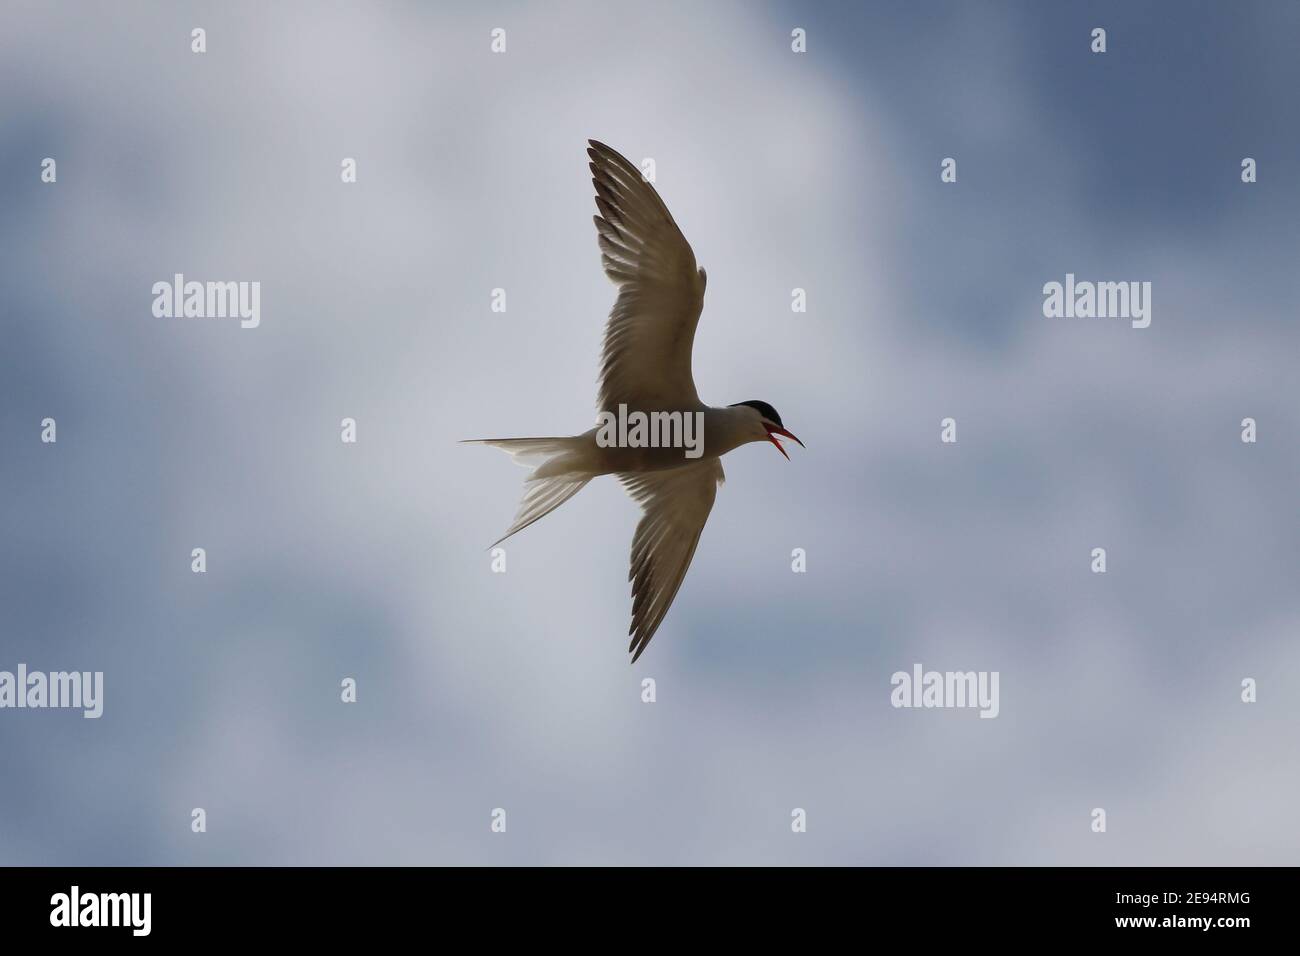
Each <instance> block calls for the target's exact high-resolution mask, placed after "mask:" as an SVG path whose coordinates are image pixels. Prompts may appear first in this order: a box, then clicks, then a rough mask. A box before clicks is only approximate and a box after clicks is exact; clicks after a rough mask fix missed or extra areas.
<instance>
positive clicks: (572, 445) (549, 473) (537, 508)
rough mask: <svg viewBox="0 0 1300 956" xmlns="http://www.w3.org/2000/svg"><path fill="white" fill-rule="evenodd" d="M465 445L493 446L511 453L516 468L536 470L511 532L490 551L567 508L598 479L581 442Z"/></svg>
mask: <svg viewBox="0 0 1300 956" xmlns="http://www.w3.org/2000/svg"><path fill="white" fill-rule="evenodd" d="M462 444H470V445H491V446H492V447H493V448H500V449H501V450H502V451H505V452H507V453H508V454H509V455H510V457H511V458H513V459H514V462H515V464H517V465H523V466H524V467H525V468H532V469H533V471H532V474H530V475H529V476H528V477H527V479H525V483H524V499H523V501H521V502H520V503H519V511H518V513H517V514H516V515H515V520H514V523H513V524H511V525H510V530H508V531H507V532H506V533H505V534H503V535H502V536H501V537H500V538H498V539H497V540H496V541H493V542H492V543H491V544H490V545H488V547H489V548H495V547H496V546H497V545H498V544H500V543H501V542H502V541H504V540H505V539H506V538H508V537H510V536H511V535H512V534H514V533H515V532H516V531H522V530H523V529H524V528H526V527H528V526H529V525H530V524H532V523H533V522H534V521H536V520H537V519H538V518H544V517H546V516H547V515H548V514H550V513H551V512H552V511H554V510H555V509H556V508H558V507H560V505H562V504H564V503H565V502H566V501H568V500H569V499H570V498H572V497H573V496H574V495H576V494H577V493H578V492H579V491H581V490H582V489H583V486H585V485H586V484H587V482H589V481H591V479H592V478H594V477H595V474H594V473H593V472H592V471H591V470H590V469H588V468H585V467H583V465H584V461H583V458H584V456H583V455H582V450H583V447H584V445H583V442H582V440H581V439H580V438H576V437H575V438H478V439H471V440H469V441H467V442H463V443H462Z"/></svg>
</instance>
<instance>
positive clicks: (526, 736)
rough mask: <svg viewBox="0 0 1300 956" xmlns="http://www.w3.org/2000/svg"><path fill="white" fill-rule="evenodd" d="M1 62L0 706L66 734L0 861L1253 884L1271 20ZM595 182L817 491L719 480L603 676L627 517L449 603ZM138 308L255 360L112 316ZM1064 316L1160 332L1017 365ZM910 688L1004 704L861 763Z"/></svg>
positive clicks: (1268, 837) (24, 744) (1278, 63)
mask: <svg viewBox="0 0 1300 956" xmlns="http://www.w3.org/2000/svg"><path fill="white" fill-rule="evenodd" d="M6 23H7V26H6V30H5V32H4V35H3V36H2V37H0V128H2V129H3V130H4V131H5V132H4V134H3V136H0V208H3V209H4V210H5V211H6V214H5V215H4V216H3V217H2V218H0V278H2V280H3V282H2V284H3V288H4V290H5V293H6V294H5V296H4V299H3V303H4V304H3V306H0V320H2V321H3V326H4V342H5V346H4V348H3V349H0V390H2V394H3V397H4V401H3V402H2V403H0V436H3V442H4V455H3V457H2V458H0V481H2V482H3V487H4V489H5V492H6V494H5V495H4V496H3V498H2V499H0V509H3V516H4V518H3V526H4V528H5V547H4V549H3V550H2V551H0V555H2V556H3V557H2V560H3V562H4V566H3V572H4V573H3V574H0V597H2V598H3V603H4V606H5V607H6V608H8V609H9V613H8V614H7V615H6V621H5V626H4V631H3V634H4V640H3V642H2V644H0V648H2V649H3V656H2V657H0V669H8V670H12V669H14V668H15V667H16V666H17V664H18V663H20V662H22V663H26V664H27V665H28V666H29V667H30V668H33V669H44V670H59V669H78V670H102V671H104V674H105V698H106V699H105V708H104V716H103V717H102V718H101V719H99V720H83V719H81V718H80V716H79V715H78V714H75V713H68V712H59V711H43V712H42V711H21V712H20V711H9V710H7V711H0V748H2V750H3V753H4V754H5V760H6V764H7V766H6V776H7V778H8V779H10V780H13V781H19V782H20V785H17V786H7V787H5V788H3V792H0V861H3V862H6V863H58V864H175V863H217V864H279V863H308V864H340V863H369V864H385V863H461V864H486V863H517V864H540V863H557V864H568V863H612V864H636V863H738V864H753V863H812V862H829V863H840V864H858V863H861V864H869V863H884V864H931V863H935V864H937V863H943V864H1066V863H1069V864H1103V863H1118V864H1196V863H1209V864H1214V863H1222V864H1227V863H1275V864H1277V863H1290V862H1294V860H1295V858H1296V852H1297V850H1300V829H1298V828H1297V824H1296V822H1295V815H1294V811H1293V808H1294V806H1295V804H1296V802H1297V800H1298V799H1300V769H1298V767H1297V758H1296V751H1295V747H1294V734H1295V727H1296V720H1297V716H1298V715H1297V711H1296V706H1297V705H1296V703H1295V701H1296V700H1298V699H1300V693H1298V692H1300V686H1298V684H1300V679H1298V678H1297V677H1296V674H1297V672H1298V669H1300V650H1298V649H1297V643H1296V639H1295V636H1296V633H1297V628H1300V592H1298V591H1297V588H1296V586H1295V569H1296V567H1297V561H1298V560H1300V526H1298V522H1297V512H1296V508H1295V484H1296V483H1295V478H1296V475H1297V472H1298V471H1300V456H1298V455H1297V436H1298V435H1300V415H1298V414H1297V410H1296V400H1295V398H1296V386H1295V384H1294V378H1295V377H1294V362H1295V356H1296V355H1297V352H1298V350H1300V332H1298V331H1297V325H1296V317H1295V305H1294V303H1295V294H1294V281H1293V272H1294V269H1293V260H1294V257H1295V254H1296V248H1297V233H1296V226H1295V223H1296V222H1297V212H1298V211H1300V210H1298V209H1297V203H1298V197H1300V187H1297V182H1298V181H1300V178H1298V177H1297V173H1298V172H1300V170H1298V169H1297V164H1298V162H1300V160H1297V156H1300V149H1298V148H1297V147H1300V143H1298V142H1297V137H1300V132H1298V130H1297V124H1296V122H1295V120H1296V111H1295V107H1294V103H1293V100H1294V96H1293V95H1292V93H1291V91H1293V90H1294V89H1296V87H1297V81H1300V75H1297V74H1300V65H1297V62H1296V58H1295V56H1294V50H1295V44H1296V40H1297V34H1298V32H1300V7H1297V6H1296V5H1294V4H1291V3H1283V2H1276V3H1272V2H1260V3H1238V4H1231V5H1229V4H1217V3H1155V2H1150V3H1141V4H1133V3H1114V4H1106V3H1097V4H1088V5H1086V6H1084V5H1069V6H1068V7H1067V5H1064V4H1061V5H1058V4H1039V3H985V4H969V3H948V4H941V3H912V4H904V3H870V4H868V3H863V4H856V3H855V4H848V3H846V4H819V5H816V6H814V7H811V8H809V9H804V8H803V7H802V6H801V5H789V4H777V5H769V6H763V5H759V4H723V3H718V4H709V5H707V6H704V7H703V9H701V8H700V5H695V4H685V3H666V4H660V5H656V6H655V8H654V9H653V10H652V9H649V8H646V7H644V6H641V5H631V4H626V5H621V4H609V5H602V6H599V7H592V6H590V5H579V4H548V5H546V6H545V7H542V6H541V5H523V4H515V5H510V4H503V5H496V6H493V5H472V6H471V5H425V4H376V5H358V4H337V5H307V4H304V3H283V4H276V5H273V6H271V7H269V8H268V7H265V6H263V5H260V4H252V3H232V4H192V5H173V4H161V3H157V4H142V3H135V4H122V5H118V6H115V7H114V8H113V10H112V11H111V12H110V11H108V10H107V9H97V8H87V7H83V6H73V5H70V4H65V5H49V4H36V3H31V4H25V3H18V4H11V5H10V11H9V14H8V16H7V17H6ZM195 26H202V27H204V28H205V29H206V30H207V33H208V52H207V53H205V54H203V55H195V54H192V53H191V52H190V50H189V35H190V30H191V29H192V28H193V27H195ZM1095 26H1102V27H1105V28H1106V29H1107V31H1108V36H1107V40H1108V52H1107V53H1105V54H1103V55H1094V54H1092V53H1090V52H1089V48H1088V47H1089V32H1090V30H1091V29H1092V28H1093V27H1095ZM493 27H503V28H505V29H506V30H507V37H508V47H507V52H506V53H505V54H504V55H497V56H493V55H492V54H490V53H489V51H488V42H489V31H490V30H491V29H492V28H493ZM795 27H803V28H805V29H806V30H807V32H808V52H807V53H806V54H801V55H796V54H793V53H791V52H790V47H789V42H790V41H789V35H790V30H791V29H793V28H795ZM588 137H594V138H598V139H601V140H603V141H605V142H608V143H610V144H611V145H613V146H614V147H615V148H617V149H619V150H621V151H623V152H624V153H626V154H627V155H628V156H630V157H633V158H637V159H639V158H642V157H653V158H654V159H655V161H656V167H657V183H658V188H659V189H660V192H661V194H662V195H663V197H664V199H665V201H666V202H667V204H668V206H669V207H670V209H672V211H673V213H674V216H675V217H676V219H677V221H678V223H679V224H680V225H681V227H682V229H683V231H684V233H685V234H686V236H687V238H688V239H689V240H690V242H691V243H692V245H693V247H694V250H695V253H696V256H697V258H698V260H699V262H700V264H701V265H703V266H704V267H705V268H706V269H707V270H708V273H709V290H708V295H707V298H706V303H705V312H704V317H703V319H702V320H701V324H700V329H699V334H698V337H697V342H696V361H695V368H696V378H697V382H698V385H699V390H700V393H701V395H702V397H704V398H705V400H706V401H711V402H713V403H714V404H726V403H730V402H736V401H741V400H747V399H753V398H760V399H763V400H766V401H769V402H771V403H772V404H773V405H775V406H776V407H777V408H778V409H780V411H781V414H782V416H783V418H784V419H785V421H786V423H787V425H788V426H789V427H790V428H791V429H792V430H794V431H795V432H796V433H798V434H799V435H800V437H801V438H803V439H804V440H805V441H806V442H807V445H808V449H807V450H806V451H800V450H798V449H796V453H795V454H794V456H793V458H794V460H793V461H792V462H789V463H787V462H786V461H784V460H782V459H781V458H780V457H779V456H777V455H776V454H775V453H774V452H773V451H772V450H770V449H765V448H760V447H759V446H757V445H755V446H749V447H747V448H743V449H741V450H739V451H737V452H736V453H734V454H733V455H730V456H728V459H727V462H726V469H727V475H728V482H727V484H726V485H725V486H724V487H723V488H722V489H721V490H720V493H719V496H718V502H717V505H716V506H715V509H714V511H713V515H712V517H711V519H710V522H709V525H708V527H707V528H706V530H705V532H704V536H703V538H702V541H701V544H700V548H699V552H698V553H697V556H696V558H695V562H694V565H693V567H692V570H691V573H690V575H689V576H688V577H687V580H686V583H685V585H684V586H683V588H682V591H681V593H680V594H679V596H678V598H677V601H676V603H675V605H674V607H673V609H672V611H671V613H670V614H669V616H668V618H667V620H666V622H665V623H664V625H663V627H662V628H661V630H660V631H659V633H658V635H657V636H656V637H655V640H654V642H653V643H652V644H651V646H650V648H649V650H648V651H647V653H646V655H645V656H644V657H643V658H642V659H641V661H639V662H638V664H637V665H636V666H635V667H629V666H628V663H627V658H626V655H625V654H624V648H625V646H626V638H624V637H623V634H624V632H625V631H626V626H627V615H628V611H629V607H630V599H629V596H628V594H627V584H626V575H627V571H626V561H627V549H628V544H629V542H630V540H631V534H632V529H633V527H634V525H635V522H636V511H635V508H634V506H633V504H632V503H631V502H630V501H629V500H627V499H626V498H625V497H624V495H623V493H622V491H621V489H620V488H618V487H617V485H616V484H615V483H614V482H612V481H605V482H595V483H593V484H592V485H591V486H589V487H588V488H587V489H586V490H584V491H583V492H582V493H581V494H580V495H579V496H578V497H577V498H575V499H574V500H573V501H571V502H570V503H568V504H566V505H565V506H564V507H563V508H562V509H560V510H559V511H557V512H556V513H555V514H554V515H552V516H549V517H548V518H546V519H545V520H544V521H543V522H540V523H539V524H537V525H535V526H534V527H532V528H529V529H528V530H527V531H525V532H523V533H521V534H520V535H519V536H517V537H516V538H514V539H512V540H511V542H509V544H508V571H507V573H505V574H493V573H491V570H490V560H489V557H488V555H487V553H486V552H485V551H484V547H485V545H486V544H487V543H488V542H489V541H492V540H494V539H495V538H496V537H497V536H499V534H500V533H501V531H502V530H503V529H504V528H505V526H506V525H507V523H508V521H509V518H510V516H511V515H512V514H513V511H514V507H515V504H516V501H517V498H518V495H519V492H520V480H521V477H522V475H523V472H521V471H520V470H518V469H516V468H512V467H511V466H510V464H509V462H508V461H507V460H506V459H505V458H504V457H503V456H501V455H500V454H499V453H496V452H492V451H490V450H485V449H479V448H466V447H460V446H457V445H456V444H455V442H456V441H457V440H458V439H461V438H468V437H480V436H488V435H527V434H539V435H545V434H554V433H563V432H574V433H576V432H579V431H582V430H584V429H586V428H588V427H590V425H591V424H592V421H593V406H594V399H595V376H596V371H597V357H598V347H599V340H600V339H599V337H600V332H601V328H602V326H603V322H604V317H605V315H606V313H607V312H608V309H609V307H610V305H611V303H612V301H613V290H612V287H611V286H610V285H609V284H608V282H607V281H606V280H605V279H604V277H603V276H602V275H601V274H600V270H599V257H598V252H597V249H596V243H595V236H594V230H593V229H592V225H591V218H590V217H591V214H592V213H593V212H594V208H593V202H592V198H591V187H590V182H589V177H588V173H587V170H586V165H585V163H586V157H585V154H584V152H583V150H584V146H585V141H586V139H587V138H588ZM46 156H51V157H55V158H56V159H57V162H58V182H57V183H56V184H53V185H50V184H43V183H41V182H40V179H39V169H40V162H41V160H42V158H44V157H46ZM1246 156H1250V157H1253V158H1255V159H1256V160H1257V161H1258V168H1259V181H1258V182H1257V183H1254V184H1251V185H1245V184H1243V183H1242V182H1241V181H1240V162H1241V159H1242V157H1246ZM343 157H355V158H356V159H357V162H358V182H357V183H356V184H353V185H343V184H342V183H340V180H339V164H340V161H341V159H342V158H343ZM944 157H953V158H955V159H956V160H957V164H958V181H957V182H956V183H953V184H944V183H941V182H940V180H939V163H940V161H941V160H942V159H943V158H944ZM175 272H184V273H185V274H186V275H188V276H192V277H196V278H201V279H222V280H226V279H229V280H256V281H260V282H261V284H262V322H261V325H260V326H259V327H258V328H257V329H248V330H244V329H240V328H239V327H238V323H237V322H233V323H232V322H222V321H211V322H204V321H197V320H196V321H193V322H186V321H182V320H168V319H157V318H154V317H153V316H152V315H151V313H150V305H151V301H152V296H151V293H150V289H151V287H152V284H153V283H154V282H156V281H159V280H167V279H169V278H170V277H171V276H172V275H173V274H174V273H175ZM1067 272H1071V273H1075V274H1077V275H1078V276H1080V277H1081V278H1093V279H1097V280H1115V281H1119V280H1140V281H1149V282H1151V283H1152V289H1153V319H1152V324H1151V326H1150V328H1147V329H1142V330H1136V329H1133V328H1131V327H1130V326H1129V324H1128V323H1127V322H1123V321H1115V320H1084V319H1074V320H1071V319H1046V318H1044V317H1043V313H1042V287H1043V284H1044V283H1046V282H1050V281H1062V280H1063V279H1064V276H1065V274H1066V273H1067ZM496 287H504V288H506V289H507V292H508V297H509V298H508V302H509V305H508V311H507V312H506V313H505V314H504V315H502V314H495V313H492V312H491V311H490V310H489V301H490V300H489V295H490V290H491V289H493V288H496ZM795 287H800V288H804V289H806V290H807V294H808V303H809V307H808V312H807V313H803V314H795V313H792V312H791V311H790V305H789V303H790V290H791V289H792V288H795ZM46 416H52V417H54V418H55V419H56V420H57V421H58V442H57V443H56V444H55V445H44V444H42V443H41V442H40V441H39V427H40V426H39V423H40V421H41V419H42V418H44V417H46ZM345 416H349V417H353V418H355V419H356V420H357V422H358V428H359V441H358V443H357V444H356V445H352V446H349V445H343V444H342V443H340V441H339V424H338V423H339V420H340V419H341V418H343V417H345ZM1247 416H1250V417H1254V418H1255V419H1256V420H1257V421H1258V423H1259V441H1258V442H1257V443H1256V444H1253V445H1245V444H1243V443H1242V442H1241V441H1240V439H1239V435H1240V422H1241V419H1242V418H1244V417H1247ZM945 417H953V418H955V419H956V421H957V423H958V425H957V427H958V441H957V443H956V444H955V445H943V444H941V443H940V442H939V422H940V420H941V419H942V418H945ZM1097 546H1102V547H1105V548H1107V551H1108V565H1109V566H1108V571H1107V573H1106V574H1105V575H1095V574H1092V573H1091V572H1090V571H1089V560H1090V558H1089V555H1090V552H1091V549H1092V548H1094V547H1097ZM194 547H204V548H206V549H207V552H208V568H209V570H208V571H207V573H206V574H204V575H195V574H192V573H191V572H190V557H189V555H190V551H191V549H192V548H194ZM796 547H798V548H803V549H805V550H806V552H807V555H808V571H807V573H806V574H802V575H796V574H793V573H791V571H790V553H791V550H792V549H793V548H796ZM915 662H921V663H923V664H924V665H925V666H927V667H933V668H937V669H941V670H948V669H952V670H970V669H973V670H990V671H992V670H996V671H998V672H999V673H1000V675H1001V682H1000V687H1001V712H1000V715H999V717H998V718H997V719H996V720H980V719H977V718H976V715H975V714H974V713H972V712H969V711H912V710H896V709H893V708H891V707H890V705H889V692H890V683H889V680H890V675H891V674H892V673H893V672H895V671H897V670H909V669H910V668H911V666H912V665H913V663H915ZM345 676H352V677H355V678H356V679H357V681H358V696H359V700H358V703H357V704H355V705H343V704H341V703H340V702H339V700H338V687H339V681H340V680H341V679H342V678H343V677H345ZM646 677H653V678H654V679H655V680H656V683H657V695H658V700H657V702H656V703H655V704H653V705H647V704H643V703H642V702H641V699H640V688H641V681H642V680H643V679H644V678H646ZM1246 677H1251V678H1255V679H1256V680H1257V681H1258V684H1259V700H1258V702H1257V703H1255V704H1251V705H1247V704H1243V703H1242V702H1241V701H1240V699H1239V693H1240V682H1241V680H1242V679H1243V678H1246ZM194 807H203V808H204V809H205V810H206V811H207V813H208V832H207V833H204V834H201V835H200V834H194V833H191V831H190V811H191V809H192V808H194ZM495 807H504V808H505V809H506V810H507V812H508V815H509V816H508V819H509V825H508V831H507V833H506V834H492V833H491V832H490V831H489V822H490V819H489V815H490V812H491V810H492V809H493V808H495ZM794 807H801V808H804V809H806V810H807V812H808V832H807V833H804V834H793V833H791V832H790V826H789V821H790V811H791V809H792V808H794ZM1094 807H1103V808H1106V810H1107V814H1108V821H1109V825H1108V831H1107V832H1106V833H1105V834H1095V833H1093V832H1091V830H1090V828H1089V823H1090V816H1089V814H1090V811H1091V810H1092V809H1093V808H1094Z"/></svg>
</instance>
